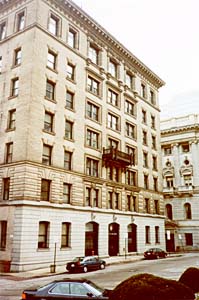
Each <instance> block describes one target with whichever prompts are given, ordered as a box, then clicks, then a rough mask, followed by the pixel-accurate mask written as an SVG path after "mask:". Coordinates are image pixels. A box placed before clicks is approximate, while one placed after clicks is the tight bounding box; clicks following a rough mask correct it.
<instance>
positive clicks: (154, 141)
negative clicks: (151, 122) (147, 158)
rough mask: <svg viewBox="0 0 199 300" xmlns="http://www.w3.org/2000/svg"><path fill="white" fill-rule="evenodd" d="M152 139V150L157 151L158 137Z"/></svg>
mask: <svg viewBox="0 0 199 300" xmlns="http://www.w3.org/2000/svg"><path fill="white" fill-rule="evenodd" d="M151 139H152V148H153V149H156V137H155V136H154V135H152V136H151Z"/></svg>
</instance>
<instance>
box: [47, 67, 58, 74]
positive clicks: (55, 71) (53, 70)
mask: <svg viewBox="0 0 199 300" xmlns="http://www.w3.org/2000/svg"><path fill="white" fill-rule="evenodd" d="M46 68H47V69H48V70H50V71H52V72H54V73H56V74H58V71H57V70H56V69H52V68H51V67H49V66H46Z"/></svg>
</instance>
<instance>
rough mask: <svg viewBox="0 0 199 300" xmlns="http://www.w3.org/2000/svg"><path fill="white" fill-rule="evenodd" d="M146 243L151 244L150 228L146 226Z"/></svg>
mask: <svg viewBox="0 0 199 300" xmlns="http://www.w3.org/2000/svg"><path fill="white" fill-rule="evenodd" d="M145 243H146V244H150V226H145Z"/></svg>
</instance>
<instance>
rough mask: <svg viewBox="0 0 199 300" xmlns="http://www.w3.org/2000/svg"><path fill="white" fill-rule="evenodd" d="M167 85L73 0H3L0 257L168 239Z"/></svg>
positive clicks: (10, 259)
mask: <svg viewBox="0 0 199 300" xmlns="http://www.w3.org/2000/svg"><path fill="white" fill-rule="evenodd" d="M162 85H164V82H163V81H162V80H161V79H160V78H159V77H158V76H157V75H156V74H154V73H153V72H152V71H151V70H150V69H149V68H148V67H147V66H146V65H145V64H144V63H142V62H141V61H140V60H139V59H138V58H137V57H135V56H134V55H133V54H132V53H131V52H130V51H129V50H128V49H126V48H125V47H124V46H123V45H122V44H121V43H120V42H118V41H117V40H116V39H115V38H114V37H113V36H111V35H110V34H109V33H108V32H107V31H106V30H105V29H104V28H103V27H102V26H100V25H99V24H97V23H96V22H95V20H93V19H92V18H91V17H90V16H88V15H87V14H86V13H85V12H84V11H83V10H82V9H80V8H79V7H78V6H77V5H75V4H74V3H73V2H72V1H70V0H65V1H62V0H5V1H0V179H1V180H0V257H1V265H6V266H7V268H9V267H10V270H11V271H23V270H31V269H36V268H44V267H49V266H50V265H51V264H53V263H54V260H55V261H56V264H59V265H62V264H63V265H64V264H65V263H66V262H67V261H68V260H71V259H72V258H74V257H75V256H80V255H81V256H82V255H91V254H95V255H99V256H100V257H108V256H117V255H124V254H127V255H134V254H137V253H143V252H144V251H145V250H146V249H147V248H148V247H152V246H158V247H161V248H165V228H164V222H165V220H164V219H165V217H164V202H163V194H162V176H161V174H162V169H161V157H160V155H161V146H160V120H159V103H158V90H159V88H160V87H161V86H162ZM2 268H3V267H2Z"/></svg>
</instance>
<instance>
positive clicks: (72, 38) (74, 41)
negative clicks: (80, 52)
mask: <svg viewBox="0 0 199 300" xmlns="http://www.w3.org/2000/svg"><path fill="white" fill-rule="evenodd" d="M68 45H69V46H70V47H72V48H74V49H77V48H78V32H77V31H76V30H75V29H73V28H71V27H70V28H69V31H68Z"/></svg>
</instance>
